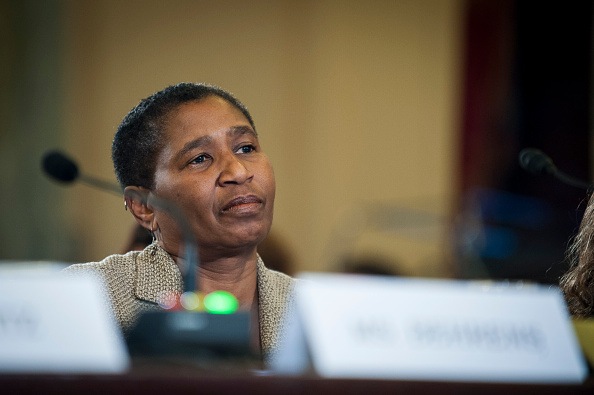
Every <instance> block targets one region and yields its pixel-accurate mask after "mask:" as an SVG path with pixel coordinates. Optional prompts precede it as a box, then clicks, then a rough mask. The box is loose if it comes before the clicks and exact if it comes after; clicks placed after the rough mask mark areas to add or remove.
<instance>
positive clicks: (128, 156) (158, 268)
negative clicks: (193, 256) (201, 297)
mask: <svg viewBox="0 0 594 395" xmlns="http://www.w3.org/2000/svg"><path fill="white" fill-rule="evenodd" d="M112 160H113V163H114V167H115V172H116V175H117V178H118V181H119V183H120V185H121V186H122V188H123V189H124V200H125V204H126V207H127V209H128V210H130V212H131V213H132V215H133V216H134V218H135V219H136V221H137V222H138V223H139V224H140V225H141V226H142V227H144V228H145V229H147V230H148V231H150V232H151V233H152V234H153V238H154V241H153V243H152V244H151V245H149V246H148V247H147V248H146V249H144V250H143V251H141V252H138V251H134V252H129V253H127V254H125V255H112V256H109V257H107V258H105V259H104V260H103V261H101V262H94V263H87V264H79V265H73V266H71V267H69V268H68V269H67V270H68V271H93V272H97V273H99V274H100V275H101V276H102V278H103V280H104V282H105V283H106V285H107V289H108V292H109V295H110V298H111V302H112V305H113V309H114V312H115V315H116V317H117V319H118V321H119V323H120V325H121V327H122V329H123V330H124V332H126V331H128V330H129V329H130V328H131V327H132V326H133V325H134V323H135V321H136V319H137V317H138V315H139V313H140V312H142V311H144V310H149V309H157V308H158V307H157V303H158V299H159V297H161V296H162V295H163V294H165V293H167V292H177V293H179V292H181V291H182V275H181V273H182V271H183V269H184V268H185V266H184V265H185V262H184V260H183V257H184V252H185V250H184V242H183V241H184V237H183V236H184V235H183V234H182V231H181V229H180V226H179V224H178V223H177V221H176V220H175V219H174V218H172V217H171V216H170V215H169V214H168V213H167V212H165V211H163V210H161V209H160V208H159V206H158V205H157V204H152V202H156V201H163V200H165V201H169V202H172V203H174V204H175V205H176V206H177V207H178V208H179V209H180V210H181V212H182V213H184V214H185V216H186V218H187V220H188V223H189V226H190V228H191V230H192V232H193V234H194V236H195V239H196V242H197V245H198V250H199V257H200V267H199V268H198V279H199V284H198V287H199V289H200V290H201V291H202V292H204V293H205V294H208V293H210V292H212V291H216V290H224V291H228V292H230V293H232V294H233V295H235V297H236V298H237V300H238V302H239V308H240V309H243V310H249V311H250V312H251V314H252V320H251V321H252V323H253V324H252V328H251V332H252V334H253V335H252V338H253V339H254V340H255V342H254V344H255V346H256V347H257V348H259V349H260V350H261V351H262V353H263V354H264V356H268V355H269V354H270V353H271V352H272V351H274V350H275V348H276V347H277V345H278V341H279V333H280V332H281V329H282V319H283V316H284V314H285V310H286V308H287V305H288V303H289V299H290V291H291V288H292V285H293V280H292V279H291V278H290V277H288V276H286V275H284V274H281V273H279V272H275V271H272V270H269V269H267V268H266V267H265V266H264V263H263V262H262V260H261V259H260V258H259V256H258V254H257V251H256V249H257V246H258V244H259V243H260V242H262V240H264V238H265V237H266V235H267V234H268V232H269V230H270V226H271V224H272V215H273V206H274V196H275V181H274V174H273V170H272V166H271V164H270V162H269V161H268V158H267V157H266V155H265V154H264V152H263V151H262V148H261V146H260V143H259V141H258V135H257V133H256V128H255V126H254V122H253V120H252V117H251V115H250V114H249V112H248V111H247V109H246V108H245V107H244V106H243V104H241V103H240V102H239V101H238V100H237V99H235V98H234V97H233V96H231V95H230V94H229V93H228V92H225V91H223V90H221V89H219V88H217V87H213V86H209V85H204V84H189V83H184V84H179V85H175V86H170V87H167V88H165V89H164V90H162V91H160V92H157V93H155V94H153V95H152V96H150V97H148V98H146V99H144V100H142V101H141V102H140V104H139V105H138V106H136V107H135V108H134V109H132V110H131V111H130V113H129V114H128V115H127V116H126V117H125V118H124V120H123V121H122V123H121V125H120V126H119V128H118V130H117V132H116V135H115V138H114V141H113V146H112Z"/></svg>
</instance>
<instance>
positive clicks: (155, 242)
mask: <svg viewBox="0 0 594 395" xmlns="http://www.w3.org/2000/svg"><path fill="white" fill-rule="evenodd" d="M151 233H152V235H153V241H152V242H151V244H152V245H153V247H152V249H151V256H155V254H156V253H157V238H156V237H155V232H153V231H151Z"/></svg>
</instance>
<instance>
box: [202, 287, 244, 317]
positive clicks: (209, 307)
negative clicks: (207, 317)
mask: <svg viewBox="0 0 594 395" xmlns="http://www.w3.org/2000/svg"><path fill="white" fill-rule="evenodd" d="M238 307H239V303H238V302H237V299H236V298H235V296H233V295H232V294H230V293H229V292H227V291H214V292H211V293H209V294H208V295H206V296H205V297H204V308H205V309H206V311H208V312H209V313H212V314H231V313H235V311H236V310H237V308H238Z"/></svg>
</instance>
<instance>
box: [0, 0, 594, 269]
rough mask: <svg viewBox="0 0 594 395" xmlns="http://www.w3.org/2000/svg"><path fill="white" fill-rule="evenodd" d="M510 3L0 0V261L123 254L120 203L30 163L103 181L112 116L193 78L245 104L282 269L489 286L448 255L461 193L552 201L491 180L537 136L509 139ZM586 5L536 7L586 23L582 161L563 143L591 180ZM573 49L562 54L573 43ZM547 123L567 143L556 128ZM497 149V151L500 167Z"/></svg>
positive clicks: (551, 260)
mask: <svg viewBox="0 0 594 395" xmlns="http://www.w3.org/2000/svg"><path fill="white" fill-rule="evenodd" d="M525 3H526V2H525ZM527 3H530V2H527ZM545 3H546V2H545ZM518 4H520V2H519V1H518V2H514V1H465V0H447V1H443V0H421V1H419V0H399V1H393V0H392V1H382V0H376V1H368V2H363V1H350V0H343V1H331V0H321V1H313V0H312V1H308V0H303V1H287V0H285V1H282V0H278V1H272V0H255V1H250V2H245V1H237V0H222V1H216V2H213V1H183V0H176V1H172V2H162V1H153V0H144V1H136V0H118V1H114V0H102V1H73V0H72V1H70V0H54V1H50V0H47V1H34V0H23V1H17V0H0V7H1V8H0V11H1V13H0V14H1V18H2V19H1V21H2V23H1V27H0V29H1V30H0V34H1V37H0V38H1V39H2V42H3V44H2V49H1V51H2V53H1V55H2V58H3V59H5V61H3V62H2V65H1V71H0V78H1V80H0V81H1V82H2V86H3V87H4V88H3V89H2V97H1V100H2V102H1V106H0V111H1V112H0V115H1V120H0V122H1V127H2V130H1V135H0V139H1V140H0V142H1V147H0V150H1V151H0V152H1V157H0V166H2V170H1V172H0V173H1V175H0V177H1V182H2V192H1V201H0V210H1V213H2V221H0V232H1V233H0V237H1V238H0V247H1V248H0V259H4V260H23V259H27V260H31V259H42V260H58V261H66V262H85V261H94V260H100V259H102V258H104V257H105V256H106V255H109V254H111V253H116V252H122V249H123V248H124V246H125V245H126V244H127V243H128V239H129V237H130V235H131V232H132V231H133V227H134V221H133V219H132V217H131V215H130V214H129V213H127V212H125V211H124V207H123V201H122V199H120V198H118V197H115V196H111V195H108V194H106V193H103V192H100V191H96V190H93V189H90V188H89V187H86V186H84V185H76V186H69V187H66V188H63V187H62V186H60V185H58V184H56V183H54V182H52V181H50V180H48V179H47V178H45V177H44V176H43V174H42V173H41V171H40V168H39V161H40V158H41V157H42V155H43V153H44V152H45V151H46V150H47V149H52V148H59V149H61V150H64V151H66V152H68V153H69V154H70V155H71V156H72V157H73V158H75V159H76V160H77V161H78V163H79V164H80V166H81V168H82V170H83V171H84V172H85V173H87V174H91V175H94V176H98V177H101V178H104V179H107V180H112V181H114V182H115V176H114V174H113V169H112V165H111V160H110V149H111V140H112V138H113V134H114V132H115V130H116V128H117V126H118V124H119V122H120V121H121V119H122V118H123V116H124V115H125V114H126V113H127V112H128V111H129V110H130V109H131V108H132V107H133V106H135V105H136V104H137V103H138V101H139V100H140V99H141V98H144V97H146V96H148V95H150V94H152V93H153V92H155V91H157V90H160V89H162V88H163V87H165V86H167V85H171V84H175V83H178V82H184V81H189V82H207V83H212V84H215V85H218V86H221V87H222V88H224V89H226V90H229V91H231V92H232V93H234V94H235V95H236V96H237V97H238V98H239V99H240V100H242V101H243V102H244V103H245V104H246V105H247V107H248V108H249V110H250V111H251V113H252V115H253V117H254V119H255V122H256V127H257V128H258V132H259V134H260V139H261V143H262V145H263V148H264V150H265V151H266V152H267V154H268V155H269V157H270V159H271V161H272V163H273V165H274V168H275V174H276V179H277V195H276V196H277V197H276V203H275V220H274V225H273V230H272V235H273V237H274V239H275V242H276V244H278V245H281V248H282V249H283V250H284V251H285V252H286V256H289V257H290V260H291V262H292V265H293V267H292V269H291V271H292V272H298V271H302V270H323V271H335V270H343V269H344V267H343V266H342V265H343V264H344V259H346V257H350V258H352V257H360V258H361V259H368V260H371V259H373V260H378V261H381V262H383V263H385V264H386V265H387V266H388V267H389V268H390V269H393V271H394V272H395V273H398V274H402V275H410V276H432V277H444V276H461V277H463V276H464V275H465V274H464V273H470V272H472V270H467V269H468V266H469V265H470V266H473V265H474V266H477V267H480V268H481V270H479V271H478V273H479V274H478V275H481V276H482V275H489V272H490V270H486V271H485V270H483V269H484V268H485V261H484V260H483V259H482V258H481V257H480V256H479V255H480V254H478V255H477V254H474V255H472V257H471V258H469V259H467V258H468V254H466V255H464V254H462V257H461V255H460V251H459V250H460V248H459V246H460V240H459V239H460V238H461V237H462V238H463V236H464V235H467V234H468V232H466V233H464V231H462V232H460V231H459V229H458V228H457V227H456V226H457V224H458V225H459V222H460V221H459V218H466V219H467V216H464V215H463V214H464V213H467V212H468V210H467V209H468V207H474V206H472V205H469V204H467V196H469V195H470V196H476V193H474V191H475V190H476V189H477V188H478V187H480V188H481V189H479V190H481V191H482V190H487V191H490V190H492V189H495V190H503V191H506V190H509V191H510V193H512V194H515V193H522V194H523V196H524V195H535V196H533V197H534V198H536V199H546V196H545V195H547V192H546V191H548V190H553V189H559V188H565V187H562V186H559V185H558V184H556V183H554V182H552V181H551V184H546V186H545V187H544V188H543V187H540V188H541V190H540V191H536V192H535V189H530V190H528V191H516V190H513V188H511V187H510V186H509V183H507V182H494V181H493V180H494V179H495V180H501V179H502V178H501V177H500V178H497V177H494V176H493V174H500V172H501V170H500V169H501V168H504V169H511V168H512V167H513V169H514V172H515V171H516V170H517V159H516V157H517V151H518V150H519V149H521V148H522V145H525V144H528V143H533V142H538V141H537V140H535V139H532V140H531V139H530V138H528V139H526V138H524V137H522V136H525V134H524V133H523V132H521V131H519V132H518V130H523V129H521V128H522V124H521V123H518V122H515V121H514V122H512V123H509V122H508V123H506V122H504V121H505V120H509V119H512V120H518V119H520V118H521V117H518V116H516V115H517V114H524V113H525V112H524V110H523V109H525V108H526V106H523V107H522V108H521V109H518V108H516V107H514V104H515V103H523V104H526V103H532V102H533V101H530V100H528V101H523V102H522V101H521V100H519V99H518V92H523V93H526V90H524V91H522V90H521V89H519V88H518V89H516V88H517V87H518V86H520V87H521V86H523V85H521V84H520V85H518V84H517V83H518V81H520V82H521V81H526V79H521V78H520V79H519V80H518V79H517V77H518V76H520V75H521V73H519V72H518V70H521V68H520V65H525V64H526V63H518V61H517V60H518V59H519V57H518V54H519V52H517V51H518V48H522V46H520V45H518V42H520V41H518V40H519V37H524V36H521V35H520V34H519V33H518V32H521V31H522V30H521V29H520V27H522V28H527V26H531V25H530V24H531V23H532V22H533V20H534V19H533V16H534V14H532V13H530V12H529V11H530V8H529V6H518ZM530 4H532V5H533V6H534V7H537V8H539V7H540V6H537V4H542V2H534V3H530ZM560 4H563V3H562V2H551V10H553V9H555V7H556V8H559V5H560ZM584 4H586V7H581V8H575V7H573V6H562V7H564V8H563V9H570V10H569V11H568V13H567V15H565V14H562V13H557V14H555V13H554V12H552V11H551V12H549V13H548V14H547V15H546V18H548V19H545V20H544V21H543V26H542V27H541V28H542V29H544V30H547V29H549V28H552V29H553V33H551V34H552V35H553V36H555V34H559V32H560V30H557V27H559V26H561V27H565V28H566V27H568V26H574V25H577V24H576V23H575V18H576V17H577V16H578V15H581V16H582V19H583V20H581V22H580V23H581V24H580V25H579V26H582V25H584V26H585V27H584V29H585V30H584V29H582V30H579V31H577V32H574V31H572V33H571V34H574V35H576V36H579V37H581V41H580V43H581V44H580V45H579V46H578V47H577V49H575V51H576V52H578V53H581V54H582V58H584V55H585V58H586V59H582V58H580V59H579V60H576V59H573V58H571V59H569V60H568V61H570V62H574V61H575V62H580V64H579V68H580V70H583V71H582V72H581V74H579V78H578V77H576V79H578V80H579V81H577V86H582V85H583V86H584V87H585V89H586V92H587V94H586V96H585V97H583V96H579V97H577V95H575V96H576V98H577V99H579V100H578V101H579V102H580V103H581V107H580V108H583V109H584V110H585V114H586V118H585V119H583V120H582V121H581V122H578V123H577V124H576V125H575V126H574V127H573V131H574V132H575V134H576V135H579V136H582V137H580V138H579V139H577V142H576V143H574V145H573V147H577V151H579V152H578V153H576V151H571V150H567V151H568V152H566V154H565V157H566V158H568V160H567V162H566V163H564V164H565V165H568V166H571V170H574V169H578V173H579V174H578V175H580V176H585V177H587V176H588V174H589V170H588V169H587V167H588V163H589V162H588V161H589V148H588V144H589V142H590V139H589V118H588V116H589V114H590V112H589V110H588V108H589V107H588V105H589V95H588V94H589V91H590V86H589V81H590V77H589V75H590V69H591V67H590V60H589V55H588V54H589V53H590V47H589V46H590V42H591V37H590V35H591V34H590V31H591V30H590V25H591V19H592V12H591V4H590V3H584ZM522 7H524V8H522ZM522 15H524V17H523V18H522V17H521V16H522ZM560 21H561V22H562V23H560ZM520 22H521V23H520ZM547 22H548V23H549V24H548V25H544V24H545V23H547ZM552 22H556V24H555V23H552ZM528 31H530V29H529V28H528ZM568 34H569V33H568ZM567 40H570V41H569V42H561V43H560V44H559V45H560V47H561V46H562V45H566V44H567V45H569V44H568V43H573V42H574V41H571V40H575V37H574V36H571V35H568V36H567ZM529 47H530V44H524V47H523V48H524V49H526V48H529ZM543 47H544V48H543V50H546V49H547V48H549V47H548V46H547V45H545V44H543ZM521 53H525V52H521ZM530 59H532V60H534V59H535V58H534V57H530ZM541 62H546V59H543V60H541ZM542 64H544V63H539V62H536V63H534V64H532V65H529V66H528V67H530V68H529V70H528V71H527V73H529V72H530V71H531V70H534V68H537V69H538V68H540V67H539V66H540V65H542ZM559 73H561V72H559ZM562 73H563V75H567V73H568V71H563V72H562ZM569 74H571V75H574V74H576V73H573V72H571V71H569ZM526 75H528V74H526ZM550 75H552V74H550ZM576 75H577V74H576ZM545 77H546V76H545ZM563 83H564V82H563V81H561V82H560V84H561V85H563ZM580 84H581V85H580ZM530 92H534V91H533V90H532V91H530ZM574 92H575V91H571V90H570V91H568V92H565V94H567V95H568V97H572V95H573V93H574ZM536 96H538V94H536ZM522 98H525V95H524V96H522ZM572 106H573V107H575V106H574V105H573V104H571V105H570V106H569V107H572ZM556 108H557V107H555V105H554V103H553V104H551V105H549V106H548V107H547V106H543V107H540V108H539V110H538V111H539V112H538V113H539V114H540V113H544V114H551V113H553V114H558V112H556ZM510 114H511V115H510ZM574 116H575V114H572V113H566V114H561V115H559V117H558V118H561V119H563V120H572V119H574ZM522 119H524V118H522ZM580 119H581V118H580ZM493 120H500V121H501V120H503V121H502V122H493ZM494 124H496V125H497V129H496V130H494V129H493V128H492V126H493V125H494ZM510 125H511V126H510ZM510 128H511V129H510ZM557 129H558V131H557V132H556V133H557V134H556V136H561V135H562V134H563V133H568V130H567V129H563V122H560V125H558V127H557ZM510 130H513V131H515V132H514V133H515V134H514V136H516V137H512V138H510V137H509V136H508V135H506V133H509V131H510ZM569 133H571V131H570V132H569ZM517 136H520V137H517ZM477 141H479V143H477ZM550 141H551V142H552V144H550V145H553V146H554V145H555V144H557V143H556V142H557V141H560V140H556V139H555V138H553V137H551V138H550ZM557 145H560V144H557ZM501 147H504V148H505V147H507V151H505V152H506V155H497V153H498V152H501V150H500V148H501ZM493 156H495V157H496V159H497V158H499V159H501V160H500V161H499V162H498V161H497V160H492V159H493V158H492V157H493ZM571 158H574V159H576V160H577V161H575V162H571ZM512 163H513V165H512ZM479 169H491V170H485V171H478V170H479ZM514 174H515V173H514ZM510 177H511V176H510ZM538 182H549V181H542V180H539V181H538ZM539 185H542V184H539ZM549 185H550V186H549ZM485 188H486V189H485ZM543 190H544V191H545V192H543ZM489 196H491V195H489ZM514 196H515V195H514ZM583 196H585V194H584V193H583V192H581V191H577V192H573V195H571V197H569V198H567V199H566V200H565V201H564V203H563V204H564V205H563V206H562V207H560V210H561V211H560V212H561V214H559V215H561V216H565V217H569V218H568V220H567V221H566V222H567V224H566V225H567V226H565V227H563V230H562V234H560V235H557V236H556V238H555V239H554V241H553V242H554V243H557V244H558V245H559V246H560V247H559V248H558V250H563V249H564V248H565V242H566V241H567V240H568V239H569V237H570V236H571V233H572V232H573V231H574V230H575V227H576V226H577V223H579V211H578V210H577V207H578V206H579V203H580V201H581V199H583ZM539 201H540V200H539ZM466 219H465V220H464V221H466ZM473 220H476V218H475V217H472V218H470V219H469V220H468V221H467V222H468V223H472V221H473ZM465 224H466V222H465ZM514 226H515V225H514ZM467 228H468V227H467V226H466V225H464V226H463V229H467ZM460 235H462V236H460ZM474 236H476V233H472V232H471V233H470V236H469V237H474ZM535 237H537V238H538V237H541V235H539V234H537V235H536V236H535ZM547 243H551V241H548V242H547ZM462 244H464V243H462ZM467 244H468V243H467ZM467 244H464V245H463V247H464V246H466V247H468V245H467ZM470 249H472V248H470ZM468 250H469V249H468V248H466V249H465V250H464V251H465V252H466V253H468ZM471 252H472V251H471ZM555 254H557V255H555ZM555 254H553V255H549V256H546V255H545V257H544V258H543V257H542V256H540V258H539V259H540V261H541V266H542V265H544V266H546V267H545V270H546V269H547V267H548V266H550V265H553V264H556V263H559V262H560V261H561V260H562V257H559V256H558V251H557V252H555ZM477 257H478V258H477ZM542 261H544V262H542ZM487 263H488V262H487ZM471 269H472V268H471ZM541 269H542V268H538V270H541ZM501 276H502V277H506V276H508V274H505V273H503V274H501ZM519 276H520V277H528V278H529V277H530V276H532V273H528V274H521V275H519Z"/></svg>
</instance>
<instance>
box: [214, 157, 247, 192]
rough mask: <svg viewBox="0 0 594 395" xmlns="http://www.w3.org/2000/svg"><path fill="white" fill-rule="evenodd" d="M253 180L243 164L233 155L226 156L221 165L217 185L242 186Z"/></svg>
mask: <svg viewBox="0 0 594 395" xmlns="http://www.w3.org/2000/svg"><path fill="white" fill-rule="evenodd" d="M252 178H253V174H252V173H251V172H250V171H249V169H248V168H247V166H246V165H245V163H244V162H243V161H242V160H241V159H239V158H238V157H237V156H235V155H226V156H225V157H224V158H223V160H222V164H221V173H220V175H219V185H220V186H225V185H229V184H243V183H244V182H246V181H248V180H250V179H252Z"/></svg>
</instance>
